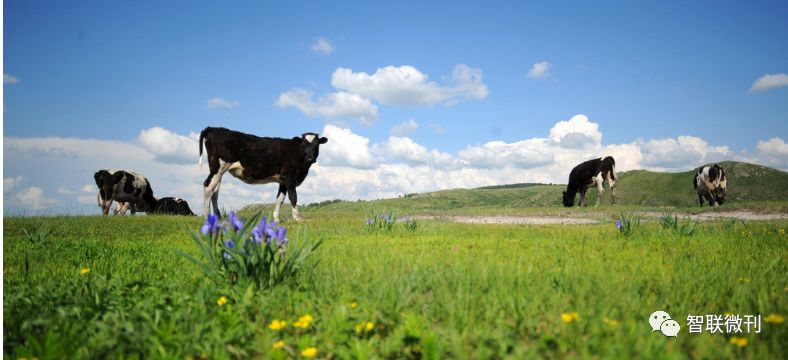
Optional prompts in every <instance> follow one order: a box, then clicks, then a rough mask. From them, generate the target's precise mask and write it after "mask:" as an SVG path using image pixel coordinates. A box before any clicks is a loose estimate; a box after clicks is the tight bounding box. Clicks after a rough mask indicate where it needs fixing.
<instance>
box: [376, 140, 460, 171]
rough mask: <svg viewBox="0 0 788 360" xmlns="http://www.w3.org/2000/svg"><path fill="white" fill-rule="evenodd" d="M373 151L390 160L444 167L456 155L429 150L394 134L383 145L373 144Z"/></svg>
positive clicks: (450, 163) (451, 161) (452, 161)
mask: <svg viewBox="0 0 788 360" xmlns="http://www.w3.org/2000/svg"><path fill="white" fill-rule="evenodd" d="M373 151H374V152H376V153H378V154H380V155H382V156H384V157H385V158H386V159H388V160H394V161H402V162H405V163H408V164H423V165H430V166H434V167H438V168H444V167H447V166H450V165H452V164H453V163H454V157H452V156H451V155H449V154H448V153H444V152H440V151H438V150H436V149H432V150H427V148H426V147H424V146H422V145H420V144H417V143H416V142H414V141H413V140H411V139H410V138H407V137H399V136H392V137H389V138H388V140H387V141H386V142H385V143H384V144H382V145H376V146H373Z"/></svg>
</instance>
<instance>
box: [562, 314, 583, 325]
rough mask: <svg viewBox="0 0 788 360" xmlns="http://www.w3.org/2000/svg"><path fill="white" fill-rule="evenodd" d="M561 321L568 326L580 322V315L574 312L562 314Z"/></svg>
mask: <svg viewBox="0 0 788 360" xmlns="http://www.w3.org/2000/svg"><path fill="white" fill-rule="evenodd" d="M561 320H563V321H564V322H565V323H567V324H570V323H573V322H575V321H580V315H579V314H578V313H577V312H576V311H573V312H569V313H562V314H561Z"/></svg>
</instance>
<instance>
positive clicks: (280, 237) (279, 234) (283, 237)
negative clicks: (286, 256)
mask: <svg viewBox="0 0 788 360" xmlns="http://www.w3.org/2000/svg"><path fill="white" fill-rule="evenodd" d="M288 243H289V240H288V239H287V229H285V228H284V227H283V226H280V227H279V228H278V229H276V245H277V246H282V245H287V244H288Z"/></svg>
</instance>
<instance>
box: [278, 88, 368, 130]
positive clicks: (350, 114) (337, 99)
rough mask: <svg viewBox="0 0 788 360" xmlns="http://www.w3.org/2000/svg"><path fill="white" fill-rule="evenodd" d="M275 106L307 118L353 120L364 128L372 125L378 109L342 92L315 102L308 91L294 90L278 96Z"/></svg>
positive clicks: (357, 96) (366, 101)
mask: <svg viewBox="0 0 788 360" xmlns="http://www.w3.org/2000/svg"><path fill="white" fill-rule="evenodd" d="M276 106H278V107H280V108H290V107H293V108H296V109H298V110H301V112H303V113H304V114H306V115H307V116H309V117H322V118H331V119H336V118H353V119H357V120H359V121H360V122H361V124H362V125H365V126H371V125H372V124H374V123H375V120H376V119H377V117H378V108H377V106H375V105H373V104H372V102H370V101H369V100H368V99H366V98H363V97H361V96H359V95H357V94H352V93H347V92H344V91H340V92H334V93H329V94H326V95H323V96H322V97H320V99H318V100H317V101H316V102H315V101H312V93H311V92H310V91H308V90H304V89H297V88H296V89H292V90H290V91H288V92H285V93H283V94H281V95H279V98H278V99H277V100H276Z"/></svg>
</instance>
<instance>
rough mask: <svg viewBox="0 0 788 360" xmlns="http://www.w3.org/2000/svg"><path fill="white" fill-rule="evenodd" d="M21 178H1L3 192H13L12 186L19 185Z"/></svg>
mask: <svg viewBox="0 0 788 360" xmlns="http://www.w3.org/2000/svg"><path fill="white" fill-rule="evenodd" d="M23 180H24V178H23V177H21V176H17V177H10V178H5V179H3V193H6V192H13V191H14V188H17V187H19V184H21V183H22V181H23Z"/></svg>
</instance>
